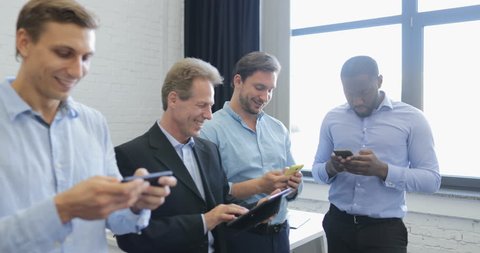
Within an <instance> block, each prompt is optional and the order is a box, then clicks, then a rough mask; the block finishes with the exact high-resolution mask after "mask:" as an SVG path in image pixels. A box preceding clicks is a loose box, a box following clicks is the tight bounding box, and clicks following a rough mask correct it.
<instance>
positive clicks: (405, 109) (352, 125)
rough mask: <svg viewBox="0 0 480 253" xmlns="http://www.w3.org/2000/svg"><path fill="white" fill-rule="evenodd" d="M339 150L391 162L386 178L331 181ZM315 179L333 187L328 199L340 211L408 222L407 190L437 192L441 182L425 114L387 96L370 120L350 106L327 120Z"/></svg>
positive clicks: (355, 177) (351, 176) (349, 176)
mask: <svg viewBox="0 0 480 253" xmlns="http://www.w3.org/2000/svg"><path fill="white" fill-rule="evenodd" d="M381 92H383V91H381ZM334 149H350V150H351V151H352V152H353V153H354V154H358V152H359V151H360V150H361V149H371V150H373V152H374V153H375V155H376V156H377V158H378V159H379V160H381V161H383V162H385V163H387V164H388V175H387V178H386V180H385V181H383V180H382V179H380V178H378V177H375V176H361V175H354V174H351V173H348V172H341V173H338V174H337V175H335V176H334V177H332V178H329V177H328V174H327V171H326V168H325V164H326V163H327V161H328V160H329V159H330V155H331V154H332V151H333V150H334ZM312 175H313V177H314V179H315V181H317V182H323V183H327V184H331V186H330V192H329V200H330V202H331V203H332V204H334V205H335V206H337V207H338V208H339V209H341V210H343V211H346V212H347V213H350V214H355V215H367V216H370V217H373V218H385V217H398V218H403V217H404V216H405V214H406V212H407V206H406V204H405V192H406V191H408V192H424V193H433V192H435V191H437V190H438V189H439V187H440V181H441V177H440V174H439V168H438V161H437V157H436V154H435V149H434V142H433V136H432V132H431V130H430V126H429V125H428V122H427V120H426V119H425V117H424V115H423V113H422V112H421V111H420V110H418V109H416V108H414V107H412V106H410V105H408V104H405V103H402V102H394V101H391V100H390V99H388V97H387V96H386V95H385V99H384V100H383V101H382V103H381V104H380V106H379V107H378V109H377V110H375V111H373V113H372V114H371V115H370V116H369V117H365V118H360V117H358V116H357V115H356V114H355V112H354V111H353V110H352V109H351V108H350V106H349V105H348V104H344V105H342V106H339V107H337V108H334V109H333V110H331V111H330V112H329V113H328V114H327V115H326V116H325V118H324V120H323V123H322V127H321V129H320V140H319V144H318V148H317V153H316V155H315V161H314V164H313V167H312Z"/></svg>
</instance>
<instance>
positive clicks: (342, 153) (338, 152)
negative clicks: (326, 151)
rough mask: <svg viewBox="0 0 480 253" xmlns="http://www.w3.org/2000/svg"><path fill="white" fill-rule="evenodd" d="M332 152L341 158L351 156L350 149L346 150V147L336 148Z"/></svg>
mask: <svg viewBox="0 0 480 253" xmlns="http://www.w3.org/2000/svg"><path fill="white" fill-rule="evenodd" d="M333 153H334V154H335V155H336V156H341V157H342V158H343V159H345V158H347V157H349V156H353V153H352V151H350V150H346V149H337V150H334V151H333Z"/></svg>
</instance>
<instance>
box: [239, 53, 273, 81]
mask: <svg viewBox="0 0 480 253" xmlns="http://www.w3.org/2000/svg"><path fill="white" fill-rule="evenodd" d="M281 68H282V67H281V66H280V63H279V62H278V60H277V58H276V57H275V56H273V55H271V54H268V53H265V52H259V51H255V52H251V53H248V54H246V55H245V56H243V57H242V58H240V60H238V62H237V64H235V68H234V69H233V75H232V76H235V75H237V74H238V75H240V77H241V78H242V81H245V79H247V77H249V76H251V75H253V74H254V73H255V72H257V71H264V72H274V73H277V74H278V73H280V70H281Z"/></svg>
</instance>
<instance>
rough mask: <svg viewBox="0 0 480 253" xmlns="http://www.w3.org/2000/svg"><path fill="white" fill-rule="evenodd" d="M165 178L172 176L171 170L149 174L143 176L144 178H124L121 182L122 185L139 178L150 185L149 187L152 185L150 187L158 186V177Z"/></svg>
mask: <svg viewBox="0 0 480 253" xmlns="http://www.w3.org/2000/svg"><path fill="white" fill-rule="evenodd" d="M165 176H173V172H172V171H171V170H167V171H160V172H154V173H150V174H148V175H145V176H130V177H126V178H124V179H123V180H122V183H125V182H129V181H132V180H135V179H137V178H141V179H143V180H145V181H148V182H149V183H150V185H152V186H160V184H159V183H158V179H159V178H160V177H165Z"/></svg>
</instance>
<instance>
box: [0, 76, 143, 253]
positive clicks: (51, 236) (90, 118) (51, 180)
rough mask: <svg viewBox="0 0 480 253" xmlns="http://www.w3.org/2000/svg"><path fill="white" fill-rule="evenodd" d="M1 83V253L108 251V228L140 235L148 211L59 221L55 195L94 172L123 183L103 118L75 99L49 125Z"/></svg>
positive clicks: (8, 86) (63, 107)
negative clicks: (64, 221) (100, 217)
mask: <svg viewBox="0 0 480 253" xmlns="http://www.w3.org/2000/svg"><path fill="white" fill-rule="evenodd" d="M11 81H12V80H7V82H5V83H3V84H1V85H0V150H1V152H0V193H1V194H2V197H1V198H0V235H1V240H0V252H2V253H7V252H15V253H18V252H29V253H31V252H41V253H45V252H79V253H85V252H108V246H107V241H106V233H105V230H106V228H109V229H110V230H112V232H113V233H115V234H125V233H129V232H139V231H140V229H142V228H144V227H146V226H147V225H148V220H149V218H150V211H146V210H144V211H142V212H141V214H140V215H135V214H133V213H132V212H131V211H130V209H123V210H119V211H117V212H114V213H112V214H111V215H110V216H109V217H108V219H106V220H94V221H86V220H82V219H79V218H75V219H73V220H72V221H71V222H69V223H67V224H62V223H61V221H60V217H59V216H58V213H57V210H56V207H55V204H54V201H53V198H54V196H55V195H56V194H58V193H60V192H63V191H66V190H68V189H69V188H71V187H72V186H74V185H75V184H77V183H78V182H80V181H82V180H85V179H87V178H89V177H92V176H95V175H108V176H114V177H117V178H120V177H121V176H120V174H119V172H118V168H117V166H116V162H115V155H114V151H113V146H112V144H111V141H110V136H109V134H108V129H107V124H106V121H105V119H104V117H103V116H102V115H101V114H100V113H99V112H98V111H95V110H93V109H91V108H89V107H87V106H84V105H82V104H79V103H76V102H74V101H73V100H72V99H71V98H68V100H67V101H65V102H63V104H62V105H61V108H60V109H59V111H58V112H57V115H56V116H55V119H54V121H53V122H52V124H51V126H48V125H47V124H45V123H44V121H43V120H42V119H41V117H40V115H39V114H38V113H37V112H35V111H33V110H32V108H31V107H30V106H29V105H28V104H27V103H25V102H24V101H23V100H22V99H21V98H20V97H19V96H18V94H17V93H16V91H15V90H14V89H13V88H12V87H11V85H10V82H11Z"/></svg>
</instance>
